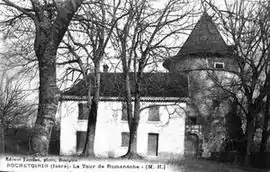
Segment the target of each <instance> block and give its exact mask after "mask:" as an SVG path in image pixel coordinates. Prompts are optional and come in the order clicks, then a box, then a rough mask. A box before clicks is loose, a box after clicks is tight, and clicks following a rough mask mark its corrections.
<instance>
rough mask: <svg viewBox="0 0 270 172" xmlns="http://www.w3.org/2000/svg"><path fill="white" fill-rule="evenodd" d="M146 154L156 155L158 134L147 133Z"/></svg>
mask: <svg viewBox="0 0 270 172" xmlns="http://www.w3.org/2000/svg"><path fill="white" fill-rule="evenodd" d="M147 154H148V155H150V156H158V134H156V133H149V134H148V149H147Z"/></svg>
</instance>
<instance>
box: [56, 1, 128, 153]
mask: <svg viewBox="0 0 270 172" xmlns="http://www.w3.org/2000/svg"><path fill="white" fill-rule="evenodd" d="M120 4H121V1H113V2H109V1H105V0H102V1H93V2H91V3H85V4H84V5H83V6H82V8H81V10H80V11H79V13H78V14H77V15H76V16H75V17H74V20H73V22H72V23H71V26H70V28H69V30H68V34H67V37H66V38H65V39H64V40H63V44H62V45H63V46H61V49H62V50H64V52H63V55H64V59H63V58H62V60H61V62H59V63H58V64H59V65H61V66H62V65H66V66H67V70H66V72H65V74H64V77H70V76H71V75H72V76H73V75H74V73H77V74H78V78H77V79H79V78H81V79H82V80H83V81H84V84H85V87H86V88H87V91H88V93H87V105H88V109H89V110H90V111H89V117H88V128H87V137H86V143H85V146H84V149H83V153H82V155H84V156H94V140H95V129H96V120H97V109H98V103H99V97H100V96H99V94H100V65H101V61H102V60H103V59H104V58H105V57H106V51H108V49H109V48H108V46H109V45H108V44H109V43H110V42H109V41H110V38H111V35H112V33H113V29H114V27H115V26H116V23H117V22H118V20H120V19H121V18H122V17H123V16H125V15H126V14H125V13H123V14H122V13H120V14H118V11H119V10H120ZM121 11H122V9H121ZM65 50H68V54H66V51H65ZM71 64H72V65H71ZM74 64H75V65H74ZM63 80H65V79H63ZM75 83H76V82H75Z"/></svg>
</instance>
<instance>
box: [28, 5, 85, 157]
mask: <svg viewBox="0 0 270 172" xmlns="http://www.w3.org/2000/svg"><path fill="white" fill-rule="evenodd" d="M82 2H83V0H66V1H65V5H64V6H62V7H60V8H59V13H58V14H57V16H56V18H55V21H52V20H51V19H50V18H49V17H48V16H47V15H46V14H45V13H46V11H44V7H43V6H42V4H40V2H39V1H33V3H32V4H33V5H34V10H35V15H36V16H35V17H32V18H33V19H34V22H35V27H36V37H35V43H34V49H35V53H36V56H37V58H38V65H39V105H38V115H37V120H36V123H35V127H34V130H33V133H32V136H31V141H30V142H31V149H32V150H31V151H32V152H33V153H34V154H36V155H42V156H45V155H47V154H48V150H49V143H50V137H51V132H52V128H53V126H54V122H55V114H56V111H57V105H58V97H57V92H58V89H57V86H56V53H57V49H58V46H59V44H60V42H61V41H62V39H63V37H64V35H65V32H66V30H67V28H68V25H69V23H70V21H71V19H72V17H73V16H74V14H75V12H76V11H77V10H78V8H79V7H80V6H81V4H82Z"/></svg>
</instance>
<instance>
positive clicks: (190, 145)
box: [185, 134, 199, 157]
mask: <svg viewBox="0 0 270 172" xmlns="http://www.w3.org/2000/svg"><path fill="white" fill-rule="evenodd" d="M198 146H199V139H198V136H197V135H196V134H186V136H185V156H186V157H196V156H197V154H198Z"/></svg>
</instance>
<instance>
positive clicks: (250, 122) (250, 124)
mask: <svg viewBox="0 0 270 172" xmlns="http://www.w3.org/2000/svg"><path fill="white" fill-rule="evenodd" d="M252 115H253V114H252V113H250V114H249V115H248V117H247V126H246V133H245V135H246V136H245V137H246V154H245V165H247V166H250V157H251V148H252V144H253V137H254V128H255V124H254V122H255V121H254V118H253V117H252Z"/></svg>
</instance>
